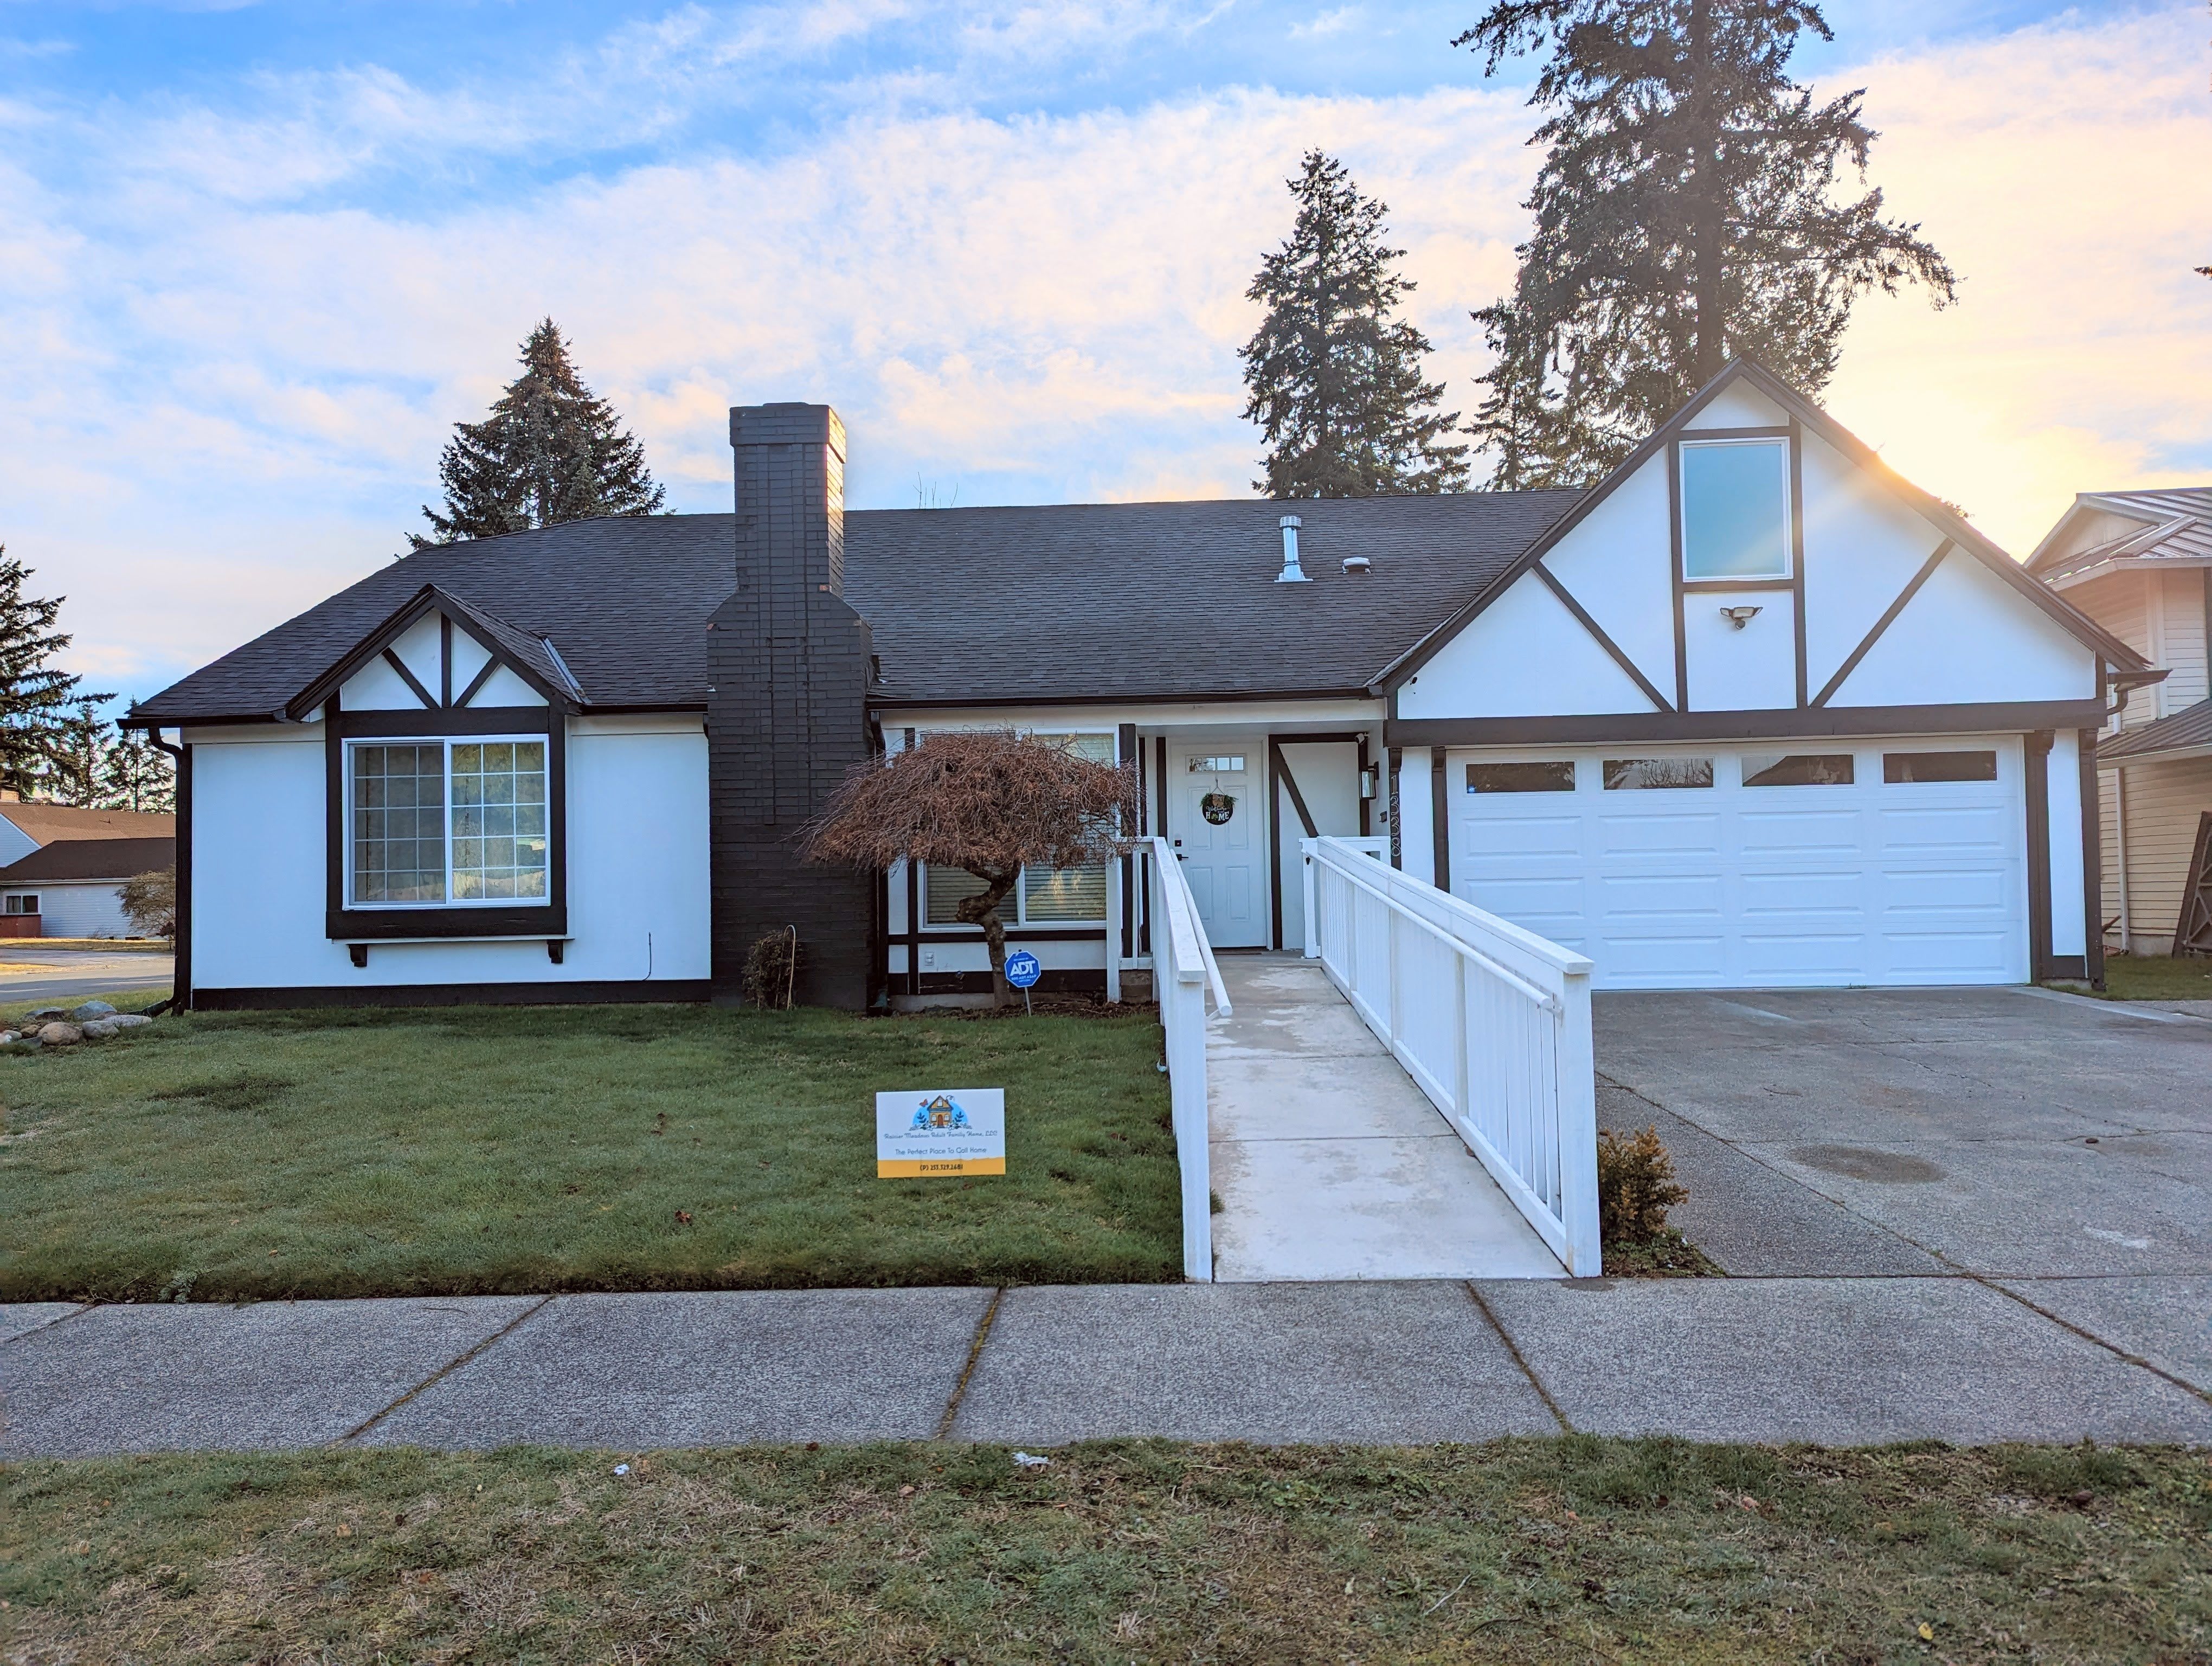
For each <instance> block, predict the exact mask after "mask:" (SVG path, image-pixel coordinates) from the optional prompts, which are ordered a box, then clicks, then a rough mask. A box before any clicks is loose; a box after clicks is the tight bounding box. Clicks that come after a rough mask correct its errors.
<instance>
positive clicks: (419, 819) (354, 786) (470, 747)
mask: <svg viewBox="0 0 2212 1666" xmlns="http://www.w3.org/2000/svg"><path fill="white" fill-rule="evenodd" d="M545 749H546V743H545V737H544V736H543V735H469V736H466V737H458V736H457V737H449V738H438V737H430V738H412V739H392V740H354V741H349V742H348V743H347V745H346V900H347V903H348V904H349V906H350V907H353V908H365V909H377V908H438V907H447V906H452V905H454V904H459V905H460V906H463V907H481V906H482V905H483V904H485V903H501V904H507V903H522V904H532V903H550V901H551V900H552V887H551V877H552V838H551V833H550V824H549V822H548V818H547V805H546V757H545Z"/></svg>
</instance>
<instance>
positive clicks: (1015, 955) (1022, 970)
mask: <svg viewBox="0 0 2212 1666" xmlns="http://www.w3.org/2000/svg"><path fill="white" fill-rule="evenodd" d="M1042 976H1044V962H1042V960H1039V959H1038V958H1036V956H1035V955H1033V954H1031V953H1030V952H1029V951H1028V950H1027V949H1016V950H1015V951H1014V952H1012V954H1010V955H1008V956H1007V957H1006V982H1009V983H1011V984H1012V985H1013V986H1014V988H1017V989H1026V988H1029V987H1030V985H1031V984H1033V983H1035V982H1036V981H1037V980H1038V979H1039V978H1041V977H1042Z"/></svg>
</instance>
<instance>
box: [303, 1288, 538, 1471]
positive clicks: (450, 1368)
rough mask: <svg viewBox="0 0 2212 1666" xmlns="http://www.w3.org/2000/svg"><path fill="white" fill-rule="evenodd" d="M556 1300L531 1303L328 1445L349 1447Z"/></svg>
mask: <svg viewBox="0 0 2212 1666" xmlns="http://www.w3.org/2000/svg"><path fill="white" fill-rule="evenodd" d="M552 1299H553V1298H551V1297H550V1296H540V1297H539V1298H538V1299H537V1300H536V1301H534V1302H532V1303H531V1304H530V1305H529V1306H528V1307H526V1308H524V1309H523V1310H522V1311H521V1312H520V1313H518V1314H516V1315H515V1316H513V1318H512V1319H509V1320H508V1321H507V1322H506V1323H505V1324H503V1325H501V1327H500V1328H499V1329H497V1330H495V1331H494V1332H492V1334H491V1335H489V1336H487V1337H485V1338H484V1339H483V1341H481V1342H478V1343H477V1345H476V1346H475V1347H471V1348H468V1349H466V1350H465V1351H464V1352H462V1353H458V1354H456V1355H455V1356H454V1357H453V1359H448V1360H447V1362H446V1363H445V1364H444V1365H441V1366H439V1367H438V1369H437V1370H435V1371H432V1372H431V1373H430V1374H429V1375H428V1377H424V1378H423V1379H422V1381H421V1382H419V1383H416V1385H415V1386H414V1387H413V1388H411V1389H408V1390H407V1392H406V1393H404V1394H403V1395H400V1396H399V1398H398V1399H397V1400H395V1401H393V1402H392V1403H391V1404H390V1405H389V1406H386V1408H384V1409H383V1410H382V1411H380V1412H378V1413H376V1414H374V1416H372V1417H370V1418H368V1419H367V1420H365V1421H363V1422H361V1423H357V1424H356V1425H355V1426H353V1427H352V1428H350V1429H348V1430H347V1431H346V1432H344V1433H343V1434H342V1435H340V1436H339V1437H338V1438H337V1439H336V1440H333V1441H331V1442H330V1443H328V1444H329V1445H330V1446H344V1445H348V1444H351V1443H352V1442H354V1441H356V1440H359V1439H360V1438H362V1436H363V1435H365V1434H367V1433H368V1432H369V1431H370V1430H371V1429H374V1427H375V1426H377V1425H378V1424H380V1423H381V1422H383V1421H384V1420H385V1419H386V1418H387V1417H389V1416H391V1415H392V1413H394V1412H396V1411H398V1409H399V1408H401V1407H402V1406H404V1405H406V1404H407V1403H408V1402H410V1401H411V1400H413V1399H414V1398H415V1397H416V1395H419V1394H421V1393H422V1392H423V1391H424V1390H425V1389H432V1388H435V1387H436V1386H437V1385H438V1384H439V1383H442V1382H444V1381H445V1380H446V1379H447V1377H451V1376H452V1375H453V1373H454V1372H455V1371H459V1369H460V1368H461V1367H462V1366H463V1365H467V1364H468V1363H469V1361H470V1360H471V1359H475V1358H476V1357H477V1355H478V1354H480V1353H483V1351H484V1350H485V1349H486V1348H488V1347H490V1346H491V1345H492V1344H493V1343H494V1342H496V1341H500V1340H501V1338H503V1337H505V1336H507V1335H510V1334H511V1333H512V1332H513V1330H514V1329H515V1328H516V1327H517V1326H519V1325H520V1324H521V1323H522V1322H523V1321H524V1320H525V1319H527V1318H529V1317H531V1316H532V1315H533V1314H535V1313H536V1312H537V1311H538V1309H540V1308H542V1307H544V1305H545V1304H547V1303H548V1302H550V1301H551V1300H552Z"/></svg>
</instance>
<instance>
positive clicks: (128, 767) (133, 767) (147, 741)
mask: <svg viewBox="0 0 2212 1666" xmlns="http://www.w3.org/2000/svg"><path fill="white" fill-rule="evenodd" d="M100 805H101V806H102V807H104V808H106V809H109V810H174V809H175V808H176V807H177V767H176V765H175V763H173V762H172V761H171V759H170V757H169V755H168V754H167V752H165V751H162V750H161V748H160V747H159V746H156V745H155V744H154V742H153V739H152V737H150V736H149V735H147V734H146V733H143V731H141V730H137V729H125V730H124V731H123V732H122V733H120V734H118V735H117V736H116V738H115V740H114V742H113V744H112V745H110V746H109V747H108V749H107V757H106V759H105V761H104V762H103V763H101V765H100Z"/></svg>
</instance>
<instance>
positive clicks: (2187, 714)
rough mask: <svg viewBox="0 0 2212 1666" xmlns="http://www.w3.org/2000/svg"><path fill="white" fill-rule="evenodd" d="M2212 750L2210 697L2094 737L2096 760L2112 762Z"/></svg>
mask: <svg viewBox="0 0 2212 1666" xmlns="http://www.w3.org/2000/svg"><path fill="white" fill-rule="evenodd" d="M2207 750H2212V700H2200V701H2198V702H2197V703H2196V704H2195V705H2193V706H2184V707H2183V708H2181V709H2180V710H2179V711H2178V712H2172V713H2169V714H2166V716H2164V717H2161V718H2160V719H2158V720H2157V721H2154V722H2150V723H2143V724H2139V725H2137V726H2136V727H2134V728H2132V729H2123V730H2121V731H2120V732H2119V733H2118V734H2116V735H2100V736H2099V737H2098V738H2097V762H2098V763H2118V762H2120V761H2121V760H2123V759H2127V758H2139V757H2159V756H2161V755H2163V754H2165V753H2167V752H2194V751H2207Z"/></svg>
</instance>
